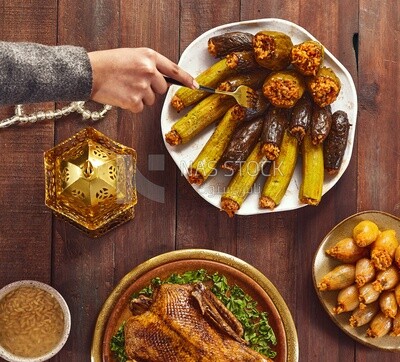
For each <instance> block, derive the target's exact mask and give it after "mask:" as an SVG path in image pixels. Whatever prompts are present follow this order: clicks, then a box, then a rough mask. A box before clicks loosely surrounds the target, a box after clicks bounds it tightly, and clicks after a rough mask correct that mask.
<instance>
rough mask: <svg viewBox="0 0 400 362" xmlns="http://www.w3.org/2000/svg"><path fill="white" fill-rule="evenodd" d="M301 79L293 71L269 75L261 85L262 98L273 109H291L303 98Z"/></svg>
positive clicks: (303, 84) (302, 81)
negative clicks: (266, 100)
mask: <svg viewBox="0 0 400 362" xmlns="http://www.w3.org/2000/svg"><path fill="white" fill-rule="evenodd" d="M304 90H305V83H304V80H303V77H302V76H301V75H300V74H299V73H296V72H295V71H293V70H282V71H280V72H273V73H271V74H270V75H269V76H268V77H267V78H266V79H265V82H264V84H263V93H264V96H265V97H266V98H267V99H268V100H269V101H270V102H271V104H272V105H274V106H275V107H280V108H291V107H293V106H294V105H295V104H296V102H297V101H298V100H299V99H300V98H301V97H302V96H303V93H304Z"/></svg>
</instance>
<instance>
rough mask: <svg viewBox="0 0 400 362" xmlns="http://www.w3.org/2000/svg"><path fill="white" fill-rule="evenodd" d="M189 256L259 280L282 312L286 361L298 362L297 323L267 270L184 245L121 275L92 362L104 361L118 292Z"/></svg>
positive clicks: (103, 314) (102, 317)
mask: <svg viewBox="0 0 400 362" xmlns="http://www.w3.org/2000/svg"><path fill="white" fill-rule="evenodd" d="M189 259H190V260H193V259H197V260H210V261H215V262H219V263H221V264H224V265H227V266H230V267H233V268H235V269H237V270H239V271H240V272H242V273H244V274H245V275H247V276H248V277H250V278H252V279H253V280H254V282H256V283H257V284H258V285H259V286H260V287H261V288H262V289H263V291H264V292H265V293H266V294H267V295H268V296H269V298H270V299H271V301H272V302H273V303H274V306H275V308H276V310H277V311H278V314H279V315H280V318H281V320H282V323H283V326H284V329H285V333H286V344H287V362H298V360H299V348H298V337H297V330H296V326H295V324H294V321H293V318H292V314H291V312H290V310H289V308H288V306H287V304H286V302H285V300H284V299H283V297H282V296H281V294H280V293H279V291H278V289H277V288H276V287H275V286H274V284H273V283H272V282H271V281H270V280H269V279H268V278H267V277H266V276H265V275H264V274H262V273H261V272H260V271H259V270H258V269H256V268H255V267H253V266H252V265H250V264H248V263H247V262H245V261H243V260H242V259H240V258H238V257H236V256H233V255H230V254H227V253H224V252H220V251H213V250H209V249H181V250H173V251H169V252H166V253H163V254H160V255H157V256H154V257H152V258H150V259H148V260H146V261H144V262H143V263H141V264H139V265H137V266H136V267H134V268H133V269H132V270H131V271H130V272H128V273H127V274H126V275H125V276H124V277H122V279H121V280H120V281H119V282H118V283H117V285H116V287H115V288H114V289H113V290H112V292H111V293H110V295H109V296H108V297H107V299H106V301H105V302H104V304H103V306H102V308H101V310H100V312H99V314H98V317H97V320H96V324H95V328H94V333H93V339H92V346H91V361H92V362H102V340H103V336H104V333H105V329H106V325H107V322H108V319H109V317H110V315H111V313H112V311H113V307H114V306H115V304H116V303H117V301H118V296H120V295H121V294H122V293H123V292H124V291H125V290H126V289H127V288H128V287H129V283H132V282H133V281H134V280H137V279H138V278H139V277H140V276H142V275H144V274H145V273H147V272H148V271H151V270H152V269H154V268H155V267H157V266H161V265H164V264H167V263H169V262H173V261H180V260H189Z"/></svg>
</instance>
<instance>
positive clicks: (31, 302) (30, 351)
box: [0, 286, 64, 357]
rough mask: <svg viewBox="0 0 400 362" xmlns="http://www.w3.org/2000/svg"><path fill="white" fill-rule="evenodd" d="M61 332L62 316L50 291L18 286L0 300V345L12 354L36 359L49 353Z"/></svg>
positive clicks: (58, 339)
mask: <svg viewBox="0 0 400 362" xmlns="http://www.w3.org/2000/svg"><path fill="white" fill-rule="evenodd" d="M63 330H64V313H63V311H62V309H61V306H60V304H59V303H58V301H57V299H56V298H54V297H53V296H52V295H51V294H50V293H49V292H47V291H45V290H43V289H40V288H37V287H34V286H29V287H20V288H18V289H15V290H13V291H11V292H10V293H8V294H7V295H6V296H5V297H4V298H3V299H2V300H0V345H1V346H3V347H4V348H5V349H6V350H8V351H9V352H11V353H13V354H14V355H17V356H21V357H38V356H42V355H44V354H46V353H48V352H50V351H51V350H52V349H53V348H54V347H55V346H56V345H57V343H58V342H59V341H60V339H61V337H62V333H63Z"/></svg>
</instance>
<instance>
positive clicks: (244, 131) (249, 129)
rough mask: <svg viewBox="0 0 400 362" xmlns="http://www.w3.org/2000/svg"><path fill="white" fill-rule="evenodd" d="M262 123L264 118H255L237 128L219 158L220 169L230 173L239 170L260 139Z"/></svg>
mask: <svg viewBox="0 0 400 362" xmlns="http://www.w3.org/2000/svg"><path fill="white" fill-rule="evenodd" d="M263 123H264V117H257V118H254V119H252V120H250V121H247V122H245V123H241V124H240V125H239V126H238V127H237V129H236V130H235V132H234V134H233V135H232V138H231V140H230V141H229V144H228V146H227V147H226V149H225V152H224V154H223V156H222V158H221V168H223V169H225V170H229V171H231V172H232V173H234V172H236V171H237V170H238V169H239V168H240V166H241V165H242V164H243V162H244V161H245V160H246V158H247V157H248V156H249V154H250V152H251V151H252V149H253V148H254V146H255V145H256V143H257V142H258V140H259V139H260V136H261V132H262V127H263Z"/></svg>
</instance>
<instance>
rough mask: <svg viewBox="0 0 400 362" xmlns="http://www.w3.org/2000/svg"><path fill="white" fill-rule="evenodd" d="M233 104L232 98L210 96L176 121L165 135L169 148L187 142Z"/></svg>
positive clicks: (217, 95)
mask: <svg viewBox="0 0 400 362" xmlns="http://www.w3.org/2000/svg"><path fill="white" fill-rule="evenodd" d="M234 104H235V99H234V98H233V97H229V96H225V95H220V94H211V95H210V96H208V97H207V98H205V99H203V100H202V101H201V102H199V103H198V104H196V105H195V106H194V107H193V108H192V109H191V110H190V111H189V112H188V113H187V114H185V115H184V116H183V117H182V118H180V119H179V120H178V121H176V122H175V123H174V124H173V126H172V128H171V131H170V132H168V133H167V134H166V135H165V140H166V141H167V142H168V143H169V144H170V145H171V146H176V145H179V144H181V143H186V142H189V141H190V140H191V139H193V137H195V136H196V135H197V134H198V133H199V132H201V131H202V130H204V129H205V128H206V127H207V126H209V125H210V124H211V123H213V122H215V121H216V120H218V119H220V118H221V117H222V116H223V115H224V114H225V113H226V111H227V110H228V109H229V108H230V107H232V106H233V105H234Z"/></svg>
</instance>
